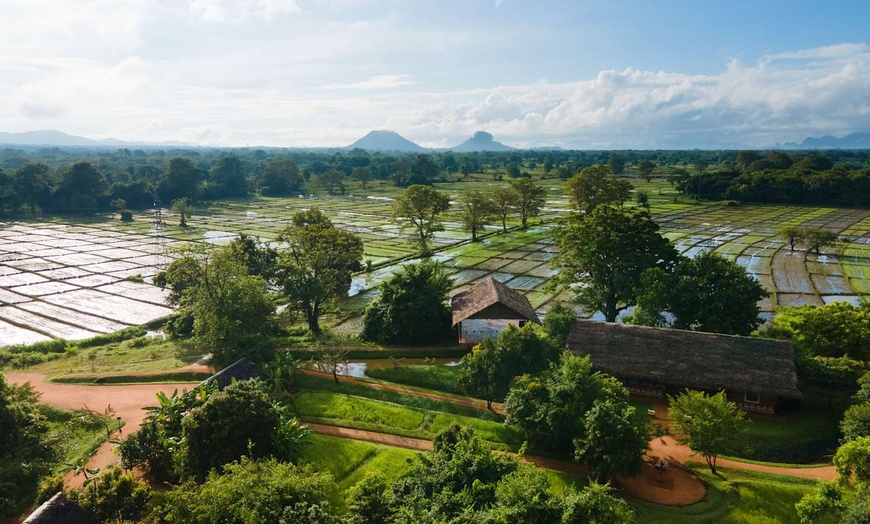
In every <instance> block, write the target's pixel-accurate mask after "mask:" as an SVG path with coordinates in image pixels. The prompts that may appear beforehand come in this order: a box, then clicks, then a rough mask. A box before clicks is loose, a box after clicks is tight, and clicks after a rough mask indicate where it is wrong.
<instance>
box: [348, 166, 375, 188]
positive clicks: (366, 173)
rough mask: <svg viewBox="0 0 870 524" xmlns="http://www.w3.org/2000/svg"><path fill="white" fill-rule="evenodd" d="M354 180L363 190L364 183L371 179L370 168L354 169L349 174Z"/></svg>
mask: <svg viewBox="0 0 870 524" xmlns="http://www.w3.org/2000/svg"><path fill="white" fill-rule="evenodd" d="M351 176H353V178H354V179H355V180H359V183H360V185H361V186H362V188H363V189H365V188H366V183H368V181H369V180H371V179H372V169H371V168H370V167H355V168H353V173H352V174H351Z"/></svg>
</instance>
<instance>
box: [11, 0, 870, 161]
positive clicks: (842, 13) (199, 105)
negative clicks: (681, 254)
mask: <svg viewBox="0 0 870 524" xmlns="http://www.w3.org/2000/svg"><path fill="white" fill-rule="evenodd" d="M0 7H2V9H3V12H4V16H3V17H0V99H2V100H4V101H5V103H4V104H0V131H7V132H22V131H31V130H37V129H57V130H60V131H63V132H66V133H70V134H76V135H83V136H87V137H90V138H96V139H100V138H109V137H112V138H119V139H123V140H129V141H150V142H167V141H175V142H190V143H196V144H201V145H214V146H246V145H265V146H298V147H312V146H322V147H329V146H344V145H347V144H349V143H351V142H353V141H354V140H356V139H358V138H359V137H361V136H363V135H364V134H365V133H367V132H368V131H370V130H372V129H389V130H393V131H397V132H399V133H401V134H402V135H403V136H405V137H406V138H408V139H410V140H413V141H415V142H417V143H419V144H421V145H424V146H428V147H444V146H452V145H455V144H458V143H460V142H462V141H463V140H464V139H466V138H467V137H469V136H471V135H472V134H473V133H474V132H475V131H478V130H486V131H489V132H490V133H492V134H493V135H495V137H496V139H497V140H499V141H502V142H504V143H506V144H509V145H512V146H517V147H531V146H550V145H556V146H561V147H566V148H602V149H609V148H614V149H621V148H633V149H652V148H742V147H766V146H770V145H773V144H775V143H781V142H786V141H794V142H800V141H801V140H802V139H803V138H804V137H806V136H819V135H823V134H833V135H837V136H841V135H844V134H847V133H850V132H855V131H868V130H870V90H868V86H870V46H868V44H867V42H866V37H867V30H866V21H867V20H868V19H870V4H868V3H864V2H854V1H846V0H832V1H828V2H817V1H810V0H796V1H787V0H771V1H765V2H757V1H751V0H739V1H734V2H727V3H726V2H716V3H706V2H705V3H699V2H697V1H692V0H666V1H662V2H648V1H643V0H615V1H612V2H593V1H571V0H554V1H548V2H537V1H531V0H445V1H439V2H425V1H422V0H419V1H408V0H184V1H180V0H179V1H175V0H128V1H124V2H118V1H110V0H83V1H75V2H68V1H60V0H30V1H28V2H20V1H14V0H0Z"/></svg>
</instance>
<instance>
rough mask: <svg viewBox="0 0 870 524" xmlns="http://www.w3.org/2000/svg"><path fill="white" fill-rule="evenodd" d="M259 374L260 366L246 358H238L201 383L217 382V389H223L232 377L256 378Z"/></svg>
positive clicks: (242, 378)
mask: <svg viewBox="0 0 870 524" xmlns="http://www.w3.org/2000/svg"><path fill="white" fill-rule="evenodd" d="M259 376H260V368H258V367H257V365H256V364H254V363H253V362H251V361H250V360H248V359H247V358H244V357H243V358H240V359H239V360H236V361H235V362H233V363H232V364H230V365H229V366H227V367H225V368H223V369H222V370H220V371H218V372H217V373H215V374H214V375H212V376H210V377H209V378H207V379H205V380H203V381H202V384H203V385H205V384H211V383H212V382H217V385H218V389H224V388H225V387H227V386H229V385H230V384H232V382H233V379H236V380H238V381H241V380H248V379H252V378H257V377H259Z"/></svg>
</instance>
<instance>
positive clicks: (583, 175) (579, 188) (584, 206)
mask: <svg viewBox="0 0 870 524" xmlns="http://www.w3.org/2000/svg"><path fill="white" fill-rule="evenodd" d="M614 174H617V173H614ZM633 188H634V186H632V185H631V183H630V182H628V181H627V180H621V179H619V178H615V177H612V176H610V174H609V169H608V168H607V166H604V165H601V164H598V165H594V166H590V167H587V168H585V169H583V170H582V171H580V173H578V174H576V175H574V176H573V177H571V178H570V179H569V180H568V181H567V182H566V183H565V192H566V193H568V200H570V201H571V205H572V206H573V207H574V208H575V209H577V210H578V211H581V212H584V213H587V214H588V213H591V212H592V210H593V209H595V208H596V207H598V206H602V205H616V206H621V205H622V204H624V203H625V202H626V201H627V200H628V199H629V197H630V196H631V190H632V189H633Z"/></svg>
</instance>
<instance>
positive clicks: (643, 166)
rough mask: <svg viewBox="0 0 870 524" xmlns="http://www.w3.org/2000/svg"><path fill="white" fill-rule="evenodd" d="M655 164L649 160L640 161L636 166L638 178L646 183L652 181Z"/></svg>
mask: <svg viewBox="0 0 870 524" xmlns="http://www.w3.org/2000/svg"><path fill="white" fill-rule="evenodd" d="M656 167H657V166H656V163H655V162H652V161H649V160H641V161H640V162H639V163H638V164H637V172H638V173H640V176H642V177H644V178H645V179H646V181H647V182H651V181H652V174H653V171H655V169H656Z"/></svg>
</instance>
